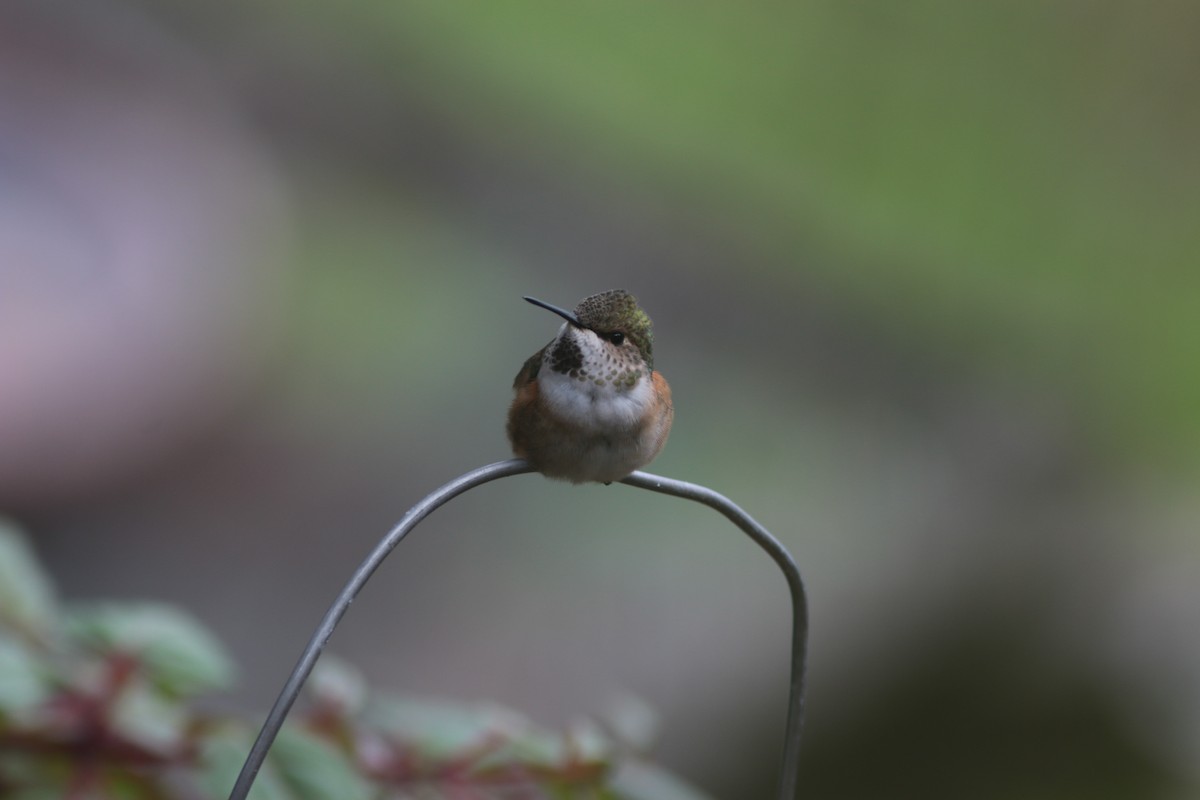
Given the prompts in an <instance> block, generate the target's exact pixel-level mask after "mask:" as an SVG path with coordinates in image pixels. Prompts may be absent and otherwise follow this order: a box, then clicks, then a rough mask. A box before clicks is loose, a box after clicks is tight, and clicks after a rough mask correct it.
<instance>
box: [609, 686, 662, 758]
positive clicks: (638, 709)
mask: <svg viewBox="0 0 1200 800" xmlns="http://www.w3.org/2000/svg"><path fill="white" fill-rule="evenodd" d="M600 718H601V720H602V721H603V722H604V723H605V724H606V725H607V726H608V728H609V730H611V731H612V732H613V735H614V736H615V737H616V738H617V740H618V741H620V742H621V743H622V744H624V745H626V746H627V747H630V748H632V749H633V750H635V751H637V752H639V753H647V752H649V751H650V749H651V747H653V745H654V742H655V741H656V740H657V739H658V714H657V713H656V712H655V711H654V709H653V708H651V707H650V706H649V705H648V704H647V703H646V702H645V701H644V700H642V699H641V698H639V697H635V696H633V695H631V694H622V695H620V696H618V697H616V698H614V699H613V701H612V702H611V703H610V704H609V707H608V708H607V709H605V711H604V712H603V713H602V714H601V715H600Z"/></svg>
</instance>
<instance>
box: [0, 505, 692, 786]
mask: <svg viewBox="0 0 1200 800" xmlns="http://www.w3.org/2000/svg"><path fill="white" fill-rule="evenodd" d="M0 576H2V577H4V578H5V580H4V582H3V583H2V584H0V585H3V586H4V587H5V588H4V591H2V592H0V795H2V796H4V797H5V798H12V799H13V800H41V798H61V797H65V798H90V797H104V798H128V799H129V800H156V799H159V798H161V799H162V800H167V799H168V798H171V799H175V798H177V799H178V800H192V799H193V798H220V797H225V796H226V795H227V794H228V792H229V790H230V788H231V787H232V786H233V783H234V781H235V779H236V777H237V774H238V771H239V770H240V769H241V766H242V762H243V760H244V759H245V757H246V753H248V752H249V749H250V745H251V743H252V741H253V734H252V731H253V730H254V729H253V728H251V727H250V725H249V724H248V723H247V722H245V721H242V720H237V719H229V718H222V717H218V716H214V715H212V714H206V713H204V712H203V711H200V710H198V709H197V708H196V707H195V706H194V701H195V699H196V696H197V695H198V694H199V693H201V692H204V691H207V690H214V689H220V688H224V687H227V685H228V684H229V682H230V680H231V677H232V674H233V670H232V666H231V664H230V663H229V660H228V659H227V657H226V656H225V654H224V651H223V649H222V648H221V646H220V645H219V644H218V643H217V642H216V641H215V640H214V639H213V638H212V637H211V636H210V635H209V633H208V632H207V631H206V630H204V628H203V627H201V626H200V625H199V624H198V623H197V622H196V621H195V620H193V619H192V618H191V617H189V616H188V615H186V614H184V613H182V612H180V611H178V610H176V609H172V608H167V607H164V606H159V605H153V604H116V603H108V604H102V605H91V606H85V607H82V608H79V609H63V608H60V607H59V606H58V603H57V600H56V599H55V597H54V593H53V591H52V589H51V587H50V583H49V581H48V580H47V578H46V576H45V575H44V573H43V572H42V571H41V569H40V567H39V565H38V564H37V562H36V560H35V559H34V557H33V555H32V553H31V551H30V550H29V548H28V545H27V544H26V543H25V541H24V539H23V538H22V537H21V536H20V535H19V534H18V532H17V531H16V530H15V529H12V528H10V527H6V526H3V525H0ZM308 690H309V696H310V700H311V703H310V705H309V708H308V709H306V710H305V711H304V712H303V713H300V714H297V715H294V718H296V722H294V723H293V724H292V725H290V726H288V727H285V728H284V730H283V731H282V732H281V733H280V735H279V737H278V739H277V741H276V742H275V745H274V747H273V748H272V750H271V753H270V756H269V757H268V759H267V762H266V764H265V765H264V768H263V770H262V771H261V772H260V774H259V776H258V780H257V782H256V784H255V786H254V789H253V791H252V792H251V797H252V798H255V799H256V800H325V799H326V798H339V799H340V800H369V799H370V798H381V797H391V798H409V797H411V798H417V797H420V798H429V799H430V800H434V799H435V798H439V797H446V798H451V797H464V796H466V794H465V793H466V792H469V793H470V796H471V797H476V798H486V797H516V796H520V797H528V798H547V800H570V799H571V798H578V799H579V800H701V798H702V796H701V795H700V794H698V793H697V792H696V791H694V790H692V789H691V788H689V787H687V786H686V785H685V784H683V783H682V782H680V781H679V780H677V779H675V778H673V777H671V776H670V775H668V774H666V773H664V772H662V771H661V770H660V769H658V768H656V767H654V766H652V765H651V764H649V763H647V762H645V761H644V760H642V759H641V758H640V757H639V756H638V752H639V751H640V750H641V749H642V748H643V747H644V746H645V745H646V744H647V742H646V740H645V736H644V735H642V733H639V732H644V731H645V729H646V724H645V716H646V710H645V709H644V708H642V707H641V706H639V705H637V704H633V705H630V704H628V703H625V704H623V705H620V706H617V707H615V708H614V711H613V714H612V715H611V716H610V717H609V718H608V719H604V720H595V721H593V720H584V721H581V722H579V723H578V724H576V725H574V726H573V727H572V728H571V729H570V730H568V731H566V732H565V733H563V734H557V733H553V732H550V731H546V730H543V729H541V728H538V727H537V726H535V725H533V724H532V723H530V722H529V721H528V720H526V719H524V718H523V717H521V716H520V715H518V714H516V713H514V712H512V711H508V710H506V709H503V708H499V707H496V706H490V705H467V704H462V703H453V702H445V701H428V700H424V701H417V700H412V699H407V698H399V697H389V696H387V695H381V694H377V693H372V692H369V691H368V689H367V687H366V686H365V685H364V683H363V680H362V678H361V677H360V675H359V674H358V672H357V671H355V670H354V669H352V668H351V667H349V666H348V665H346V664H344V663H342V662H340V661H338V660H337V659H335V658H332V657H329V656H326V657H325V658H324V659H323V660H322V661H321V662H320V664H319V665H318V668H317V670H316V671H315V672H314V674H313V676H312V678H311V680H310V682H309V685H308ZM630 731H633V733H634V735H632V736H626V735H625V734H628V733H629V732H630Z"/></svg>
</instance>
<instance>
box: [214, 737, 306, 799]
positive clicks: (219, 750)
mask: <svg viewBox="0 0 1200 800" xmlns="http://www.w3.org/2000/svg"><path fill="white" fill-rule="evenodd" d="M252 741H253V740H252V738H251V736H250V735H249V733H247V732H246V731H245V730H243V729H242V728H241V727H239V726H235V725H221V726H219V727H217V728H214V729H213V730H210V731H208V732H207V733H206V734H205V735H204V736H203V738H202V739H201V741H200V769H199V772H198V773H197V775H196V782H197V784H199V786H200V788H201V789H202V790H203V791H204V792H205V794H206V795H207V796H211V797H214V798H217V797H228V796H229V792H230V791H231V790H232V789H233V785H234V784H235V783H236V782H237V776H238V773H240V772H241V770H242V764H243V763H245V761H246V756H247V754H249V752H250V746H251V743H252ZM295 798H296V796H295V795H294V794H292V792H290V791H288V789H287V787H286V786H285V785H284V782H283V779H282V778H281V777H280V775H279V773H278V772H277V771H276V770H275V769H273V767H272V765H271V763H270V762H268V763H267V764H265V765H264V766H263V769H262V770H260V771H259V773H258V776H257V777H256V778H255V781H254V785H253V786H252V787H251V788H250V794H249V796H248V797H247V800H295Z"/></svg>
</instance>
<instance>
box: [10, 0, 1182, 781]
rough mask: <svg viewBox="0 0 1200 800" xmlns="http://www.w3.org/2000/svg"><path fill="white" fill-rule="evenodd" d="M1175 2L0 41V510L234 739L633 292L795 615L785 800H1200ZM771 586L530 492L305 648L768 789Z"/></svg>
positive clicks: (675, 538) (240, 26)
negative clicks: (346, 598) (205, 669)
mask: <svg viewBox="0 0 1200 800" xmlns="http://www.w3.org/2000/svg"><path fill="white" fill-rule="evenodd" d="M1198 30H1200V6H1196V5H1195V4H1192V3H1185V2H1162V3H1155V4H1150V5H1146V4H1141V5H1138V4H1119V3H1115V2H1102V3H1068V2H1052V3H1034V2H1010V3H1000V2H982V3H949V2H913V3H906V4H889V3H832V2H805V3H796V4H783V3H769V2H757V3H737V4H734V3H727V4H715V3H694V4H686V5H685V4H643V3H631V2H607V3H603V4H598V3H588V4H567V3H549V2H522V1H518V2H510V3H495V4H484V3H464V4H450V3H437V2H408V3H391V2H378V1H377V0H371V1H370V2H359V3H354V4H328V3H318V2H312V1H311V0H310V1H309V2H295V3H290V4H282V3H266V2H249V3H242V4H207V3H200V2H185V0H157V2H149V1H148V0H127V1H126V2H120V3H118V2H108V1H107V0H106V2H82V1H81V2H66V1H65V0H56V2H51V3H37V2H33V0H18V2H16V3H10V4H6V5H5V7H4V9H3V10H0V376H3V377H2V379H0V380H2V382H0V503H2V504H3V505H2V507H3V508H5V509H7V510H8V511H9V512H10V513H12V514H14V515H15V516H17V517H18V518H19V519H21V521H22V522H23V523H24V524H25V525H26V526H27V527H28V528H29V529H30V530H32V531H33V533H34V535H35V537H36V540H35V541H36V545H37V547H38V549H39V551H40V553H41V555H42V556H43V557H44V558H45V559H46V560H47V561H48V563H49V565H50V569H51V572H52V573H53V574H54V575H55V577H56V579H57V580H58V582H59V584H60V585H61V586H62V587H63V590H64V592H65V593H66V594H68V595H69V596H74V597H81V598H82V597H100V596H103V597H152V598H155V599H161V600H165V601H170V602H176V603H180V604H182V605H185V606H186V607H188V608H189V609H191V610H193V611H194V612H195V613H196V614H197V615H198V616H200V617H201V618H202V619H204V620H205V621H206V622H207V623H208V624H210V625H211V626H212V627H213V629H214V630H215V631H217V632H218V634H219V635H221V636H222V637H223V638H224V639H225V641H227V642H228V643H229V644H230V645H231V647H232V649H233V650H234V652H235V653H236V655H237V656H238V658H239V661H240V662H241V663H242V664H243V665H244V669H243V676H242V682H241V686H242V688H241V690H240V692H239V693H238V695H237V696H236V697H233V698H229V699H228V700H227V702H228V703H230V704H232V705H234V706H237V707H240V708H248V709H261V708H265V707H267V705H269V703H270V701H271V699H272V698H273V696H274V693H275V691H276V690H277V688H278V686H279V684H280V683H281V682H282V680H283V677H284V676H285V674H286V673H287V671H288V669H290V666H291V664H292V662H293V660H294V658H295V656H296V654H297V653H298V651H299V648H300V647H301V645H302V644H303V642H304V641H305V640H306V638H307V636H308V633H309V631H310V630H311V628H312V626H313V625H314V624H315V623H316V621H317V619H318V618H319V616H320V614H321V613H322V612H323V610H324V609H325V607H326V606H327V604H328V602H329V601H330V600H331V598H332V597H333V595H334V594H335V592H336V591H337V590H338V588H339V587H340V586H341V584H342V583H343V582H344V580H345V579H346V577H347V576H348V575H349V572H350V571H351V570H352V568H353V567H354V565H355V564H356V563H357V561H358V560H359V559H360V558H361V557H362V556H363V554H365V552H366V551H367V550H368V549H369V547H370V546H371V545H372V544H373V543H374V541H376V540H377V538H378V537H379V536H380V535H381V534H382V533H383V532H384V531H385V530H386V529H387V528H388V527H389V526H390V525H391V524H392V523H393V522H394V521H395V520H396V519H398V518H399V516H400V515H401V514H402V513H403V512H404V510H405V509H406V508H407V507H408V506H409V505H410V504H411V503H413V502H415V501H416V500H417V499H419V498H420V497H421V496H422V495H423V494H424V493H425V492H427V491H428V490H430V489H432V488H434V487H435V486H437V485H438V484H440V483H442V482H443V481H445V480H447V479H449V478H451V477H453V476H455V475H457V474H458V473H460V472H463V471H465V470H467V469H469V468H471V467H474V466H477V465H479V464H482V463H486V462H489V461H493V460H497V459H499V458H503V457H505V456H506V455H507V452H508V450H507V444H506V442H505V440H504V434H503V419H504V413H505V409H506V406H507V403H508V401H509V398H510V394H511V389H510V383H511V380H512V376H513V374H515V372H516V371H517V369H518V368H519V366H520V365H521V363H522V362H523V360H524V359H525V358H526V357H528V356H529V355H530V354H531V353H532V352H534V351H535V350H537V349H538V348H539V347H541V346H542V345H543V344H545V342H546V341H548V340H549V338H550V337H551V336H552V334H553V332H554V330H555V328H556V324H555V322H554V320H553V319H552V318H551V317H550V316H549V315H546V314H544V313H542V312H539V311H537V310H535V309H532V308H531V307H529V306H527V305H526V304H524V303H522V302H521V301H520V296H521V295H524V294H532V295H535V296H538V297H541V298H544V299H546V300H548V301H550V302H553V303H557V304H559V305H564V306H571V305H573V304H574V303H575V302H576V301H577V300H578V299H579V298H581V297H583V296H584V295H587V294H591V293H593V292H596V291H601V290H605V289H610V288H617V287H621V288H626V289H629V290H630V291H632V292H634V293H635V294H636V295H637V296H638V298H639V299H640V300H641V301H642V304H643V305H644V306H645V307H646V308H647V310H648V311H649V312H650V314H651V315H652V316H653V318H654V320H655V324H656V334H657V337H656V342H655V353H656V366H658V367H659V368H660V369H661V370H662V372H663V373H664V374H665V375H666V377H667V378H668V379H669V380H670V381H671V385H672V387H673V389H674V395H675V405H676V422H675V427H674V430H673V433H672V438H671V441H670V442H669V444H668V446H667V448H666V450H665V451H664V453H663V455H662V456H660V458H659V459H658V460H657V461H656V462H655V464H654V465H653V467H652V469H653V470H654V471H657V472H662V473H663V474H667V475H670V476H673V477H678V478H683V479H687V480H691V481H695V482H699V483H703V484H707V485H709V486H712V487H714V488H716V489H718V490H719V491H721V492H723V493H724V494H726V495H728V496H729V497H731V498H733V499H734V500H735V501H736V502H738V503H739V504H740V505H742V506H743V507H744V508H746V509H747V510H748V511H750V512H751V513H752V514H754V515H755V516H756V517H757V518H758V519H759V520H760V521H762V522H763V523H764V524H765V525H766V526H767V527H768V528H770V529H771V530H772V531H773V532H774V533H776V535H778V536H779V537H780V538H781V539H783V540H784V542H785V543H786V544H787V546H788V547H789V548H790V549H791V550H792V551H793V553H794V554H795V555H796V557H797V559H798V560H799V562H800V564H801V568H802V570H803V571H804V573H805V576H806V579H807V582H808V586H809V590H810V592H811V604H812V608H811V615H812V638H811V644H810V649H811V654H812V663H811V696H810V702H809V709H810V717H809V724H808V727H807V731H806V741H805V753H804V760H803V779H802V786H803V787H804V793H803V796H805V797H822V798H870V797H881V796H886V797H894V798H899V797H912V798H962V797H971V798H1006V799H1007V798H1014V799H1015V798H1022V799H1025V798H1062V797H1092V798H1182V797H1190V796H1195V793H1197V792H1200V634H1198V632H1200V540H1198V538H1197V532H1198V530H1200V504H1198V503H1197V500H1196V492H1195V489H1194V486H1195V482H1196V479H1197V477H1198V475H1200V426H1198V424H1197V423H1198V422H1200V321H1198V317H1197V312H1196V309H1197V308H1198V307H1200V265H1198V263H1197V262H1198V258H1197V256H1198V254H1200V225H1197V224H1196V220H1197V219H1200V149H1198V148H1197V147H1196V142H1197V141H1200V102H1198V100H1200V98H1197V89H1196V87H1197V85H1198V84H1197V78H1198V77H1200V49H1198V47H1197V43H1196V42H1197V38H1196V32H1197V31H1198ZM787 613H788V612H787V602H786V590H785V587H784V584H783V581H782V579H781V578H780V577H779V576H778V575H777V574H775V572H774V571H773V567H772V566H771V565H770V564H769V562H767V559H765V558H763V557H762V555H761V554H760V553H759V552H757V551H756V550H755V549H754V548H753V547H752V546H751V545H750V544H749V543H748V542H746V541H744V540H743V539H742V537H741V536H740V535H739V534H737V533H736V532H735V531H734V530H733V529H732V528H731V527H729V526H728V525H727V524H726V523H724V522H723V521H722V520H721V519H720V518H719V517H717V516H716V515H714V514H712V513H711V512H707V511H706V510H704V509H701V508H692V507H687V506H684V505H683V504H680V503H678V502H674V501H669V500H667V499H665V498H662V497H657V496H650V495H649V494H647V493H643V492H637V491H633V490H631V489H628V488H626V487H621V486H612V487H600V486H592V487H572V486H568V485H565V484H557V483H550V482H547V481H544V480H542V479H541V478H538V477H536V476H532V477H524V478H518V479H513V480H509V481H504V482H502V483H500V484H493V485H490V486H488V487H486V488H482V489H479V490H478V491H476V492H474V493H472V494H470V495H468V496H467V497H465V498H463V499H462V500H459V501H457V502H456V503H454V504H452V505H451V506H449V507H447V508H445V509H444V510H442V511H439V512H438V514H437V515H435V516H434V517H433V518H431V519H430V520H429V521H428V522H427V523H425V524H424V525H423V526H422V527H421V528H420V529H419V530H418V531H417V533H416V534H414V536H413V537H412V538H411V540H410V541H407V542H406V543H405V544H404V545H403V546H402V547H401V548H400V549H399V550H398V551H397V553H396V554H395V555H394V556H393V557H392V560H391V562H390V563H388V564H387V565H386V566H385V567H384V569H383V570H382V571H381V572H380V573H379V574H378V575H377V576H376V578H375V580H374V582H373V584H372V585H371V586H369V587H368V589H367V591H366V592H365V593H364V595H363V597H362V599H361V600H360V601H359V602H358V603H357V604H356V605H355V607H354V611H353V613H352V614H350V615H349V617H348V618H347V620H346V622H345V623H344V625H343V627H342V629H340V630H339V633H338V635H337V637H336V638H335V640H334V649H336V650H337V651H338V652H339V653H340V654H341V655H343V656H345V657H347V658H349V659H350V660H352V661H355V662H356V663H358V664H360V665H362V666H363V667H364V668H365V670H366V672H367V673H368V675H369V677H370V679H371V682H372V683H373V684H376V685H380V686H390V687H395V688H398V689H404V690H407V691H412V692H417V693H428V694H438V695H449V696H454V697H462V698H467V699H472V698H489V699H494V700H497V701H500V702H503V703H506V704H509V705H512V706H514V707H517V708H520V709H523V710H525V711H527V712H528V713H530V714H531V715H532V716H534V717H535V718H537V719H539V720H542V721H544V722H546V723H547V724H552V725H557V724H560V723H562V722H563V721H564V720H568V719H570V718H571V717H572V716H573V715H576V714H579V713H583V712H586V711H590V710H594V709H596V708H598V707H601V706H602V705H603V704H605V703H606V702H608V700H609V698H611V697H612V696H614V695H615V694H618V693H620V692H633V693H634V694H637V695H639V696H641V697H643V698H645V699H646V700H647V701H648V702H649V703H650V704H651V705H653V706H654V707H656V708H657V709H658V710H659V711H660V713H661V714H662V741H661V746H660V748H659V754H660V756H661V760H662V761H663V762H664V763H665V764H666V765H668V766H669V767H671V768H672V769H675V770H676V771H678V772H679V773H681V774H682V775H685V776H687V777H688V778H689V779H691V780H692V781H694V782H695V783H696V784H698V785H699V786H701V787H703V788H704V789H706V790H708V791H709V792H711V793H712V794H713V795H714V796H716V797H720V798H730V799H731V800H736V799H740V798H759V797H767V796H768V795H769V792H770V791H771V787H772V786H773V784H774V775H775V769H776V767H777V757H778V743H779V740H780V736H781V733H782V726H783V713H784V705H783V702H784V695H785V691H786V669H787V664H786V659H787V648H788V643H787V638H786V632H787Z"/></svg>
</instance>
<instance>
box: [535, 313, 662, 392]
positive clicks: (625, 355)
mask: <svg viewBox="0 0 1200 800" xmlns="http://www.w3.org/2000/svg"><path fill="white" fill-rule="evenodd" d="M546 362H547V363H546V366H548V367H550V369H551V370H553V371H554V372H556V373H559V374H560V375H563V376H565V377H567V378H569V379H570V380H571V381H572V382H573V383H576V384H578V388H580V389H585V388H586V389H587V390H588V391H589V392H590V393H595V392H596V390H597V389H608V390H609V391H613V392H627V391H629V390H631V389H633V387H635V386H636V385H637V383H638V381H639V380H641V378H642V377H643V376H646V375H647V374H648V373H649V370H648V369H647V368H646V364H645V362H644V361H643V360H642V358H641V355H640V354H639V353H638V351H637V349H636V348H635V347H633V346H632V345H628V344H627V345H624V346H621V345H614V344H612V343H611V342H608V341H605V340H604V339H601V338H600V337H599V336H598V335H597V334H596V333H594V332H593V331H590V330H587V329H584V328H577V327H575V326H573V325H564V326H563V329H562V330H560V331H559V334H558V336H557V337H556V338H555V340H554V344H553V345H552V346H551V347H550V348H549V350H548V352H547V353H546Z"/></svg>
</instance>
